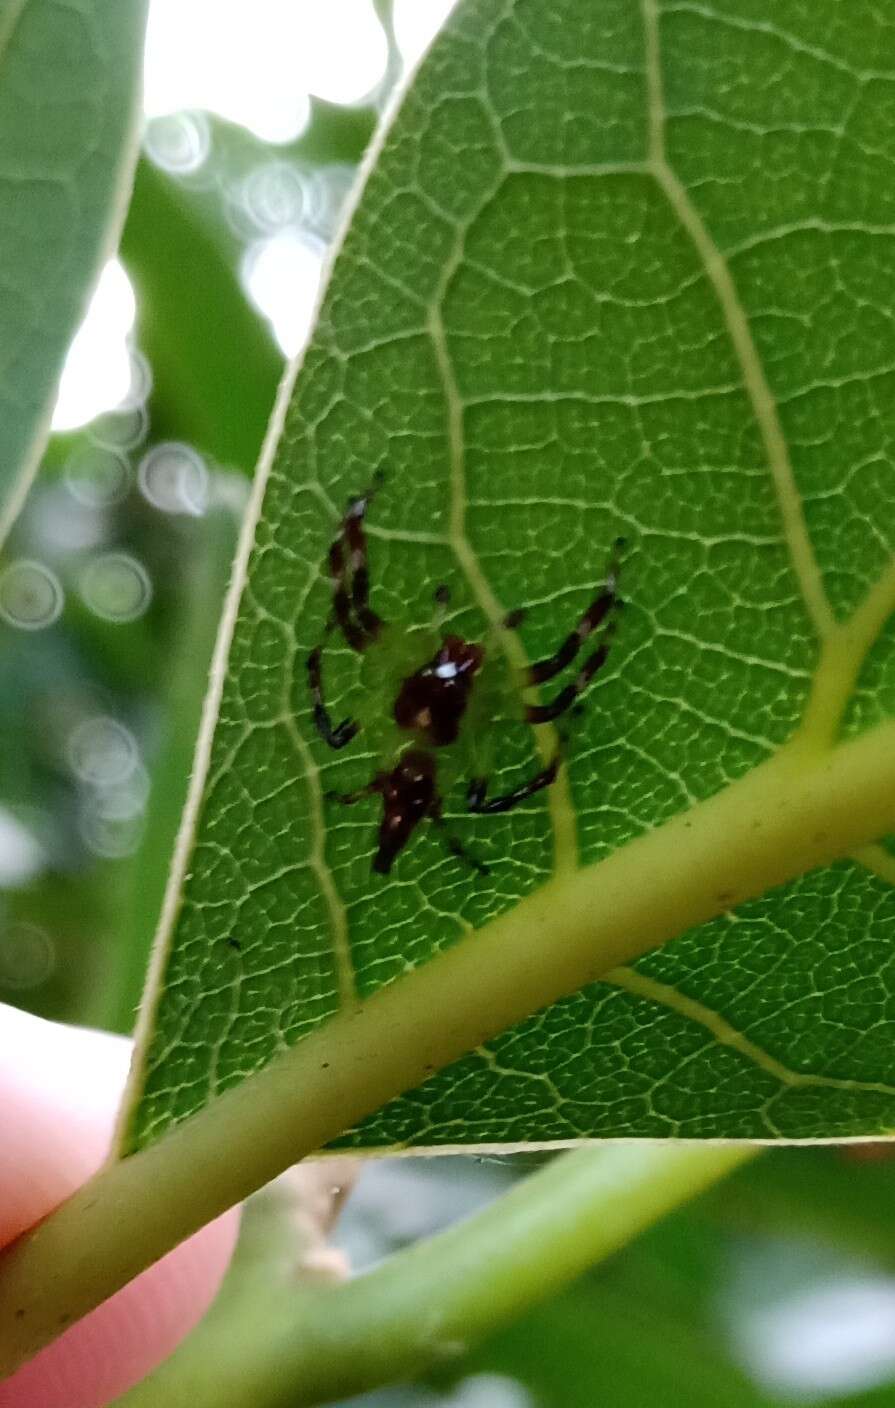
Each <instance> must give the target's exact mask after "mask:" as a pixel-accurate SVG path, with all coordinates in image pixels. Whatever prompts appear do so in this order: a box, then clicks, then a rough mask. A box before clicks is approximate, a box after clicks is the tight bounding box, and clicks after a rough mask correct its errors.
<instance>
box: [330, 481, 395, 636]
mask: <svg viewBox="0 0 895 1408" xmlns="http://www.w3.org/2000/svg"><path fill="white" fill-rule="evenodd" d="M381 479H382V475H381V474H377V475H376V476H375V477H374V480H373V483H372V484H371V486H370V488H369V489H367V490H366V491H365V492H364V493H363V494H359V495H358V496H357V497H356V498H353V499H351V500H349V503H348V508H347V510H346V512H345V517H344V518H343V519H342V523H341V527H340V529H339V536H338V537H337V538H336V539H335V541H334V542H333V544H332V546H331V547H330V550H329V554H328V559H327V561H328V565H329V575H330V576H331V577H332V580H333V617H334V620H335V624H336V625H337V626H338V627H339V630H340V631H341V632H342V635H343V636H344V637H345V640H346V641H347V643H348V645H350V646H351V649H352V650H356V651H357V652H358V653H359V654H361V653H362V652H363V651H364V650H366V648H367V646H368V645H369V644H370V642H371V641H373V640H375V639H376V637H377V636H378V634H379V632H380V631H381V629H382V627H383V625H384V624H385V623H384V622H383V620H382V617H381V616H379V615H377V613H376V612H375V611H374V610H373V609H372V607H371V606H370V601H369V598H370V568H369V564H368V561H367V535H366V533H365V532H364V518H365V517H366V513H367V509H368V507H369V505H370V501H371V499H372V498H373V495H374V494H375V492H376V489H377V487H378V485H379V483H380V481H381ZM352 612H353V613H354V615H352Z"/></svg>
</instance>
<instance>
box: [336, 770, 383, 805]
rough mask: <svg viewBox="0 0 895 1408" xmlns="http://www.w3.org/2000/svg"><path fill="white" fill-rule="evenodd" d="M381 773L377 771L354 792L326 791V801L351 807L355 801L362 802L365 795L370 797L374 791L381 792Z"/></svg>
mask: <svg viewBox="0 0 895 1408" xmlns="http://www.w3.org/2000/svg"><path fill="white" fill-rule="evenodd" d="M383 782H384V778H383V774H382V773H381V772H377V773H376V774H375V775H374V776H373V777H371V778H370V781H369V782H367V783H365V784H364V786H363V787H358V788H357V790H356V791H354V792H327V793H325V796H326V800H327V801H328V802H340V803H341V805H342V806H343V807H353V806H354V804H355V802H363V801H364V800H365V799H366V798H367V797H372V796H373V795H374V793H376V792H381V791H382V787H383Z"/></svg>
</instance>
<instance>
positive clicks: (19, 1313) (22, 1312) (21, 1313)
mask: <svg viewBox="0 0 895 1408" xmlns="http://www.w3.org/2000/svg"><path fill="white" fill-rule="evenodd" d="M24 1318H25V1307H24V1306H23V1305H20V1306H19V1308H18V1310H17V1311H16V1319H17V1320H24Z"/></svg>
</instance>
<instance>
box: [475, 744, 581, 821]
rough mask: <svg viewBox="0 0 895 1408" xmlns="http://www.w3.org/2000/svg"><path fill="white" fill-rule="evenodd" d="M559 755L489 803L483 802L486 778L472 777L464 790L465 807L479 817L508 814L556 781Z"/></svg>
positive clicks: (486, 784) (486, 786) (486, 787)
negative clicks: (498, 813) (524, 780)
mask: <svg viewBox="0 0 895 1408" xmlns="http://www.w3.org/2000/svg"><path fill="white" fill-rule="evenodd" d="M559 764H560V755H559V754H558V753H557V754H556V756H555V757H554V758H552V759H551V761H550V762H549V763H548V764H547V766H546V767H545V768H542V769H541V771H540V772H536V773H535V774H534V776H533V777H530V778H528V780H527V781H526V782H522V783H520V784H519V786H518V787H514V788H513V790H512V792H505V793H504V794H503V795H502V796H501V797H494V798H492V800H491V801H490V802H486V801H485V793H486V792H487V790H488V779H487V778H486V777H473V778H472V779H471V780H470V783H469V786H468V787H467V789H466V805H467V806H468V808H469V810H470V811H471V812H476V813H478V815H479V816H482V815H486V816H493V815H494V814H495V813H497V812H509V811H512V810H513V808H514V807H518V805H519V803H520V802H524V801H525V800H526V798H527V797H533V796H534V794H535V792H540V791H541V790H542V788H544V787H549V786H550V784H551V782H554V781H555V780H556V774H557V773H558V772H559Z"/></svg>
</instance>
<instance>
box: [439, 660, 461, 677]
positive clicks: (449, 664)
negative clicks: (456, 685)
mask: <svg viewBox="0 0 895 1408" xmlns="http://www.w3.org/2000/svg"><path fill="white" fill-rule="evenodd" d="M459 673H460V668H459V666H458V665H457V664H456V662H455V661H453V660H446V661H445V662H444V664H443V665H436V666H435V674H436V675H437V677H438V679H440V680H454V679H456V678H457V676H458V675H459Z"/></svg>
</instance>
